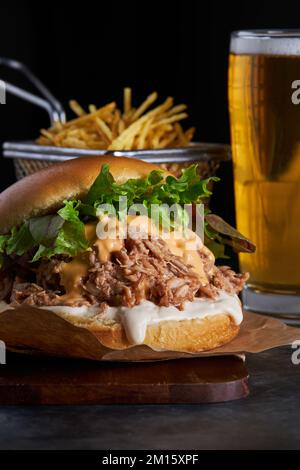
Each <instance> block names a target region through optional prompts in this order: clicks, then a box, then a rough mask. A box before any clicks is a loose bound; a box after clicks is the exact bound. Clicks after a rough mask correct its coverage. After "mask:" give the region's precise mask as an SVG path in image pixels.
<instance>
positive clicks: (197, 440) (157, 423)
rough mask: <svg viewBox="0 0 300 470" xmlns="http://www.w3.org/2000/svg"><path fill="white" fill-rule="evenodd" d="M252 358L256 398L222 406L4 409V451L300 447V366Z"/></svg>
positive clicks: (275, 357)
mask: <svg viewBox="0 0 300 470" xmlns="http://www.w3.org/2000/svg"><path fill="white" fill-rule="evenodd" d="M291 353H292V349H291V348H289V347H286V348H281V349H276V350H271V351H268V352H265V353H261V354H257V355H250V356H248V358H247V365H248V369H249V372H250V375H251V382H250V384H251V394H250V396H249V398H246V399H243V400H239V401H235V402H230V403H219V404H215V405H159V406H157V405H145V406H140V405H136V406H127V405H120V406H116V405H109V406H107V405H105V406H36V407H24V406H2V407H0V448H1V449H295V448H300V365H298V366H296V365H293V364H292V362H291Z"/></svg>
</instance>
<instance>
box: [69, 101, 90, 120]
mask: <svg viewBox="0 0 300 470" xmlns="http://www.w3.org/2000/svg"><path fill="white" fill-rule="evenodd" d="M69 106H70V108H71V109H72V111H73V113H75V114H77V116H84V115H85V114H86V112H85V110H84V109H83V108H82V107H81V106H80V104H79V103H78V102H77V101H76V100H70V101H69Z"/></svg>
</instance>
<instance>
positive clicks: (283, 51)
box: [230, 30, 300, 56]
mask: <svg viewBox="0 0 300 470" xmlns="http://www.w3.org/2000/svg"><path fill="white" fill-rule="evenodd" d="M230 51H231V52H233V53H234V54H265V55H292V56H295V55H300V30H295V31H281V30H270V31H267V30H266V31H264V30H254V31H238V32H234V33H232V35H231V41H230Z"/></svg>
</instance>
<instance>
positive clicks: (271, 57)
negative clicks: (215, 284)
mask: <svg viewBox="0 0 300 470" xmlns="http://www.w3.org/2000/svg"><path fill="white" fill-rule="evenodd" d="M299 85H300V32H284V31H283V32H282V31H281V32H279V31H272V32H266V31H264V32H261V31H254V32H238V33H233V35H232V39H231V53H230V59H229V110H230V121H231V140H232V151H233V162H234V179H235V199H236V216H237V226H238V229H239V230H240V231H241V232H242V233H243V234H245V235H247V236H248V237H249V238H250V239H251V240H253V241H254V242H255V243H256V245H257V251H256V253H255V254H251V255H249V254H242V255H241V256H240V263H241V268H242V269H243V270H245V271H249V272H250V275H251V277H250V282H249V286H250V287H252V288H254V289H255V290H256V291H257V290H258V291H262V292H271V293H287V294H294V295H295V294H300V104H299V103H300V87H299Z"/></svg>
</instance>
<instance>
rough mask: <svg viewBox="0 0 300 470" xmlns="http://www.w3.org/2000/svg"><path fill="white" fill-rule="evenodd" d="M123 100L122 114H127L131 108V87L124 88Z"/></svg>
mask: <svg viewBox="0 0 300 470" xmlns="http://www.w3.org/2000/svg"><path fill="white" fill-rule="evenodd" d="M123 101H124V104H123V109H124V114H128V113H129V112H130V110H131V88H124V97H123Z"/></svg>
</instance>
